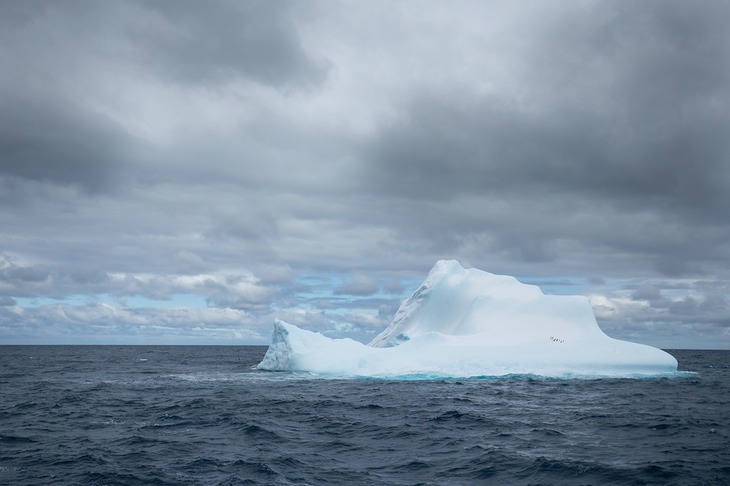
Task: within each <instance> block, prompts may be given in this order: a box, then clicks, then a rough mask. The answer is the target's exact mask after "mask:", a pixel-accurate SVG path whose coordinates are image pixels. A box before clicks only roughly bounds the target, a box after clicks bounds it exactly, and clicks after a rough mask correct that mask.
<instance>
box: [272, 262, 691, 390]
mask: <svg viewBox="0 0 730 486" xmlns="http://www.w3.org/2000/svg"><path fill="white" fill-rule="evenodd" d="M258 368H259V369H262V370H271V371H308V372H312V373H317V374H322V375H328V376H365V377H371V376H372V377H375V376H379V377H399V376H443V377H470V376H501V375H508V374H533V375H540V376H548V377H566V376H653V375H660V374H668V373H674V372H676V371H677V360H676V359H675V358H674V357H673V356H672V355H670V354H668V353H666V352H664V351H662V350H660V349H657V348H653V347H651V346H646V345H643V344H637V343H632V342H627V341H621V340H618V339H613V338H611V337H609V336H607V335H606V334H604V333H603V331H601V329H600V327H598V323H597V322H596V318H595V316H594V314H593V309H592V308H591V306H590V304H589V302H588V299H586V298H585V297H582V296H565V295H545V294H543V293H542V291H541V290H540V289H539V288H538V287H536V286H534V285H526V284H522V283H520V282H518V281H517V279H515V278H514V277H509V276H503V275H493V274H491V273H487V272H483V271H481V270H477V269H468V270H467V269H464V268H462V267H461V265H460V264H459V263H458V262H456V261H453V260H441V261H439V262H437V263H436V265H434V267H433V268H432V269H431V272H430V273H429V274H428V277H427V278H426V280H425V281H424V282H423V283H422V284H421V286H420V287H419V288H418V289H417V290H416V291H415V292H414V294H413V295H412V296H411V297H410V298H409V299H408V300H406V301H405V302H403V304H401V306H400V308H399V309H398V312H396V314H395V316H394V318H393V321H392V322H391V324H390V325H389V326H388V327H387V328H386V329H385V330H384V331H383V332H381V333H380V334H379V335H378V336H376V337H375V339H373V340H372V341H371V342H370V343H369V344H368V345H365V344H362V343H359V342H357V341H354V340H352V339H331V338H328V337H326V336H323V335H322V334H319V333H315V332H311V331H306V330H304V329H300V328H298V327H296V326H294V325H291V324H288V323H286V322H283V321H278V322H276V323H275V324H274V332H273V336H272V342H271V345H270V346H269V349H268V350H267V352H266V355H265V356H264V358H263V360H262V361H261V363H259V365H258Z"/></svg>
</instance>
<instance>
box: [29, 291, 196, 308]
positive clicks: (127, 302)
mask: <svg viewBox="0 0 730 486" xmlns="http://www.w3.org/2000/svg"><path fill="white" fill-rule="evenodd" d="M15 301H16V302H17V304H18V305H19V306H20V307H25V308H32V307H43V306H46V305H68V306H74V307H77V306H78V307H80V306H88V305H98V304H106V305H110V306H113V307H129V308H140V309H141V308H155V309H178V308H186V309H191V308H195V309H200V308H205V307H208V301H207V300H206V299H205V297H203V296H200V295H193V294H173V295H171V296H170V297H169V298H167V299H151V298H149V297H143V296H138V295H134V296H122V297H119V296H114V295H110V294H93V295H70V296H67V297H64V298H62V299H54V298H51V297H33V298H28V297H17V298H15Z"/></svg>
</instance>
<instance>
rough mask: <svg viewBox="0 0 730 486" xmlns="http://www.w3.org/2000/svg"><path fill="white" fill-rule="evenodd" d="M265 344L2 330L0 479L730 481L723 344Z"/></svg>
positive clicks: (728, 366)
mask: <svg viewBox="0 0 730 486" xmlns="http://www.w3.org/2000/svg"><path fill="white" fill-rule="evenodd" d="M265 351H266V348H265V347H253V346H252V347H246V346H221V347H216V346H189V347H188V346H0V484H3V485H29V484H34V485H35V484H39V485H67V484H68V485H77V484H80V485H148V484H149V485H167V484H170V485H174V484H182V485H198V484H213V485H215V484H222V485H236V484H250V485H254V484H262V485H294V484H296V485H304V484H311V485H321V484H334V485H347V484H364V485H368V484H372V485H416V484H436V485H472V484H556V485H564V484H598V485H603V484H662V485H664V484H677V485H694V484H708V485H720V484H730V351H689V350H670V351H669V352H670V353H672V354H673V355H674V356H675V357H676V358H677V359H678V360H679V364H680V370H684V371H689V372H691V373H682V374H680V375H679V376H677V377H671V378H666V377H664V378H653V379H572V380H562V379H539V378H535V377H528V376H513V377H505V378H491V379H490V378H481V379H463V380H460V379H449V380H372V379H370V380H364V379H350V380H348V379H323V378H316V377H312V376H309V375H306V374H296V373H270V372H263V371H257V370H255V369H253V367H254V366H255V365H256V364H257V363H258V362H259V361H260V359H261V358H262V356H263V354H264V352H265Z"/></svg>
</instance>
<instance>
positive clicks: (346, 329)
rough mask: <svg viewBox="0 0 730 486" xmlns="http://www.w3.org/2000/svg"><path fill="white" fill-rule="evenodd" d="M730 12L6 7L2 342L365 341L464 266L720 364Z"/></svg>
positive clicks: (0, 16) (311, 5) (384, 6)
mask: <svg viewBox="0 0 730 486" xmlns="http://www.w3.org/2000/svg"><path fill="white" fill-rule="evenodd" d="M728 18H730V3H728V2H726V1H724V0H718V1H707V0H697V1H693V2H686V1H673V0H662V1H652V0H646V1H642V2H636V1H634V0H611V1H592V0H586V1H563V0H554V1H550V2H543V1H523V0H518V1H500V0H495V1H489V2H484V1H460V0H457V1H454V2H441V1H419V2H411V1H379V0H374V1H368V2H362V1H341V2H335V1H316V0H312V1H307V2H298V1H291V2H287V1H277V2H269V1H206V2H198V1H192V0H190V1H188V0H176V1H172V0H168V1H154V0H150V1H147V0H145V1H134V0H125V1H118V0H108V1H104V2H99V1H96V0H89V1H76V0H59V1H34V0H24V1H13V0H0V344H36V343H38V344H66V343H69V344H267V343H268V342H269V340H270V336H271V330H272V327H273V322H274V321H275V319H283V320H285V321H287V322H290V323H292V324H296V325H299V326H301V327H303V328H306V329H310V330H313V331H318V332H322V333H324V334H325V335H327V336H330V337H351V338H353V339H356V340H360V341H364V342H367V341H369V340H370V339H371V338H372V337H374V336H375V335H376V334H377V333H378V332H380V331H381V330H382V329H383V328H385V327H386V326H387V324H388V323H389V322H390V320H391V318H392V316H393V314H394V313H395V311H396V309H397V308H398V305H399V304H400V302H401V301H402V300H403V299H405V298H407V297H408V296H409V295H410V294H411V293H412V292H413V291H414V290H415V289H416V288H417V287H418V285H419V283H420V282H421V281H422V280H423V279H424V278H425V277H426V275H427V273H428V271H429V269H430V268H431V267H432V266H433V265H434V263H435V262H436V261H437V260H439V259H457V260H459V261H460V262H461V263H462V264H463V265H464V266H465V267H476V268H479V269H482V270H485V271H489V272H492V273H498V274H508V275H514V276H516V277H518V278H519V279H520V280H521V281H522V282H525V283H531V284H536V285H539V286H540V287H541V288H542V289H543V291H544V292H545V293H549V294H580V295H585V296H587V297H588V298H589V299H590V302H591V304H592V306H593V308H594V310H595V313H596V317H597V319H598V322H599V324H600V326H601V328H602V329H603V330H604V331H605V332H606V333H607V334H609V335H610V336H613V337H617V338H620V339H628V340H632V341H636V342H641V343H645V344H650V345H654V346H659V347H664V348H720V349H730V243H729V242H730V62H729V61H730V29H728V28H727V19H728Z"/></svg>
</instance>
